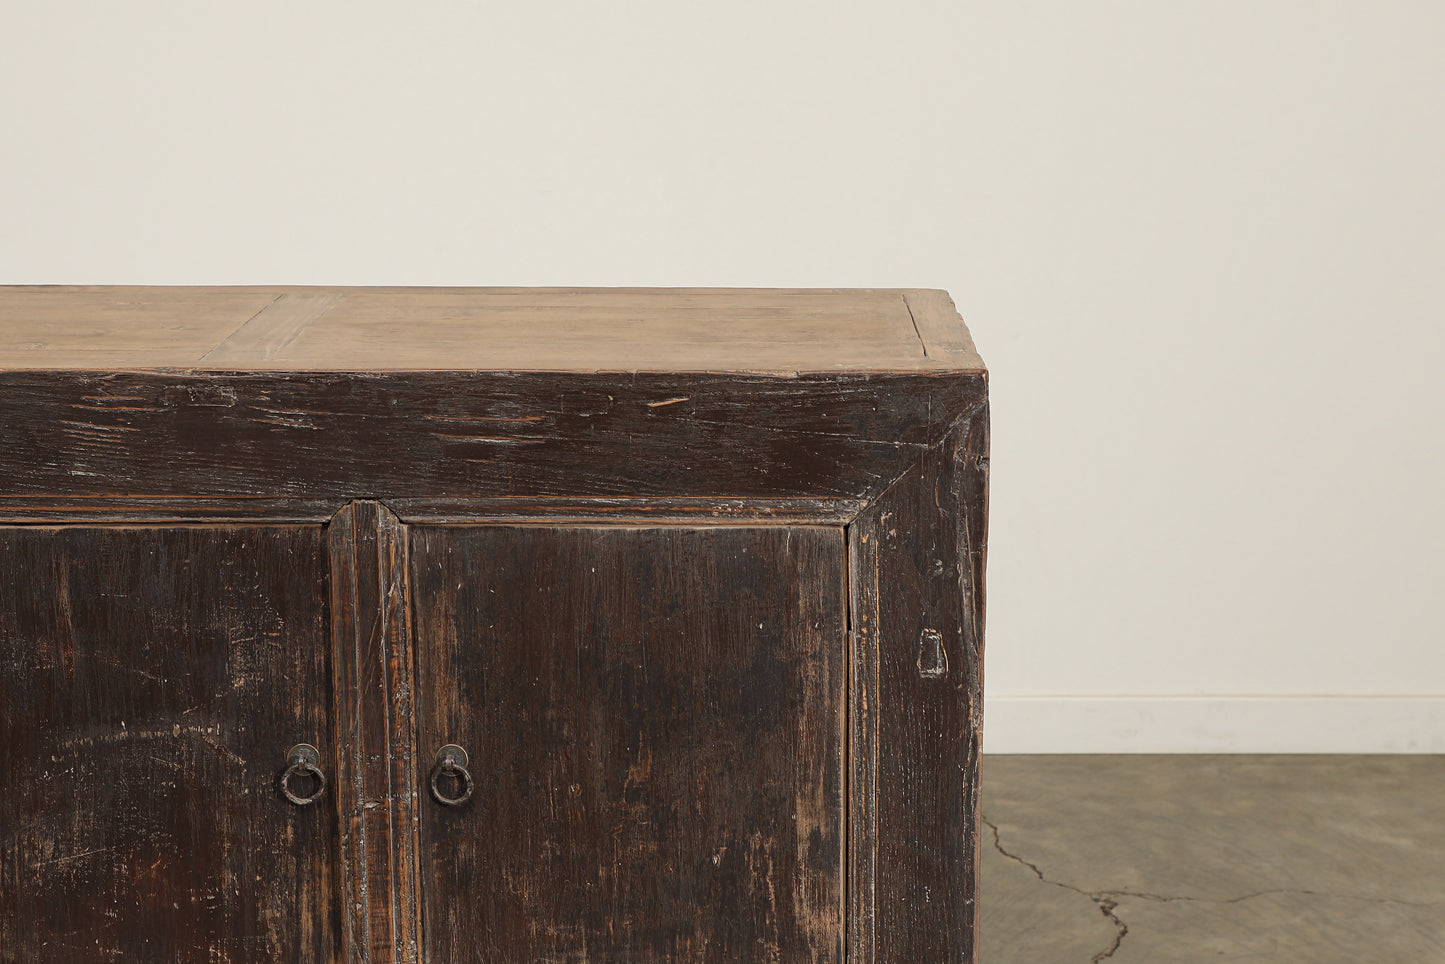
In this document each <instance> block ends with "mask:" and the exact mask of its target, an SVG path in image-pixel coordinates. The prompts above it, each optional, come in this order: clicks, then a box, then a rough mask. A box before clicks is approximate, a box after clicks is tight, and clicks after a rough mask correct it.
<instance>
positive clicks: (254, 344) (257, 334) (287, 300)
mask: <svg viewBox="0 0 1445 964" xmlns="http://www.w3.org/2000/svg"><path fill="white" fill-rule="evenodd" d="M341 298H342V295H341V293H340V292H336V291H288V292H284V293H282V294H279V295H277V296H276V299H275V300H274V301H272V302H271V303H270V304H269V305H267V306H266V307H265V308H262V309H261V310H260V311H259V312H257V313H256V315H255V316H254V317H252V318H251V320H249V321H247V322H246V323H245V324H244V325H242V326H241V327H240V328H237V329H236V330H235V331H233V332H232V333H231V334H230V335H229V336H227V338H226V340H225V341H223V342H221V343H220V344H219V345H217V346H216V347H215V348H212V349H211V350H210V351H208V352H206V353H205V354H204V355H202V356H201V358H200V362H201V364H202V365H206V366H219V367H222V368H225V367H231V366H237V365H244V366H248V367H249V366H256V365H264V364H265V363H267V362H270V361H271V360H272V359H273V358H275V357H276V356H277V354H279V353H280V352H281V351H282V349H284V348H286V346H288V345H290V344H291V343H292V342H293V341H295V340H296V338H297V337H298V336H299V335H300V334H301V332H303V331H305V330H306V327H307V326H308V325H310V324H311V323H312V322H314V321H316V319H318V318H320V317H321V316H322V315H324V314H326V312H328V311H330V310H331V309H332V308H334V307H336V305H337V303H338V302H339V301H341Z"/></svg>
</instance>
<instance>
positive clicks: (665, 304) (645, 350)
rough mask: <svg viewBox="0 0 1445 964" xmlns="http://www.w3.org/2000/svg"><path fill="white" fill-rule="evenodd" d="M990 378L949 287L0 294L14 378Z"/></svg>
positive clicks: (45, 290) (0, 337)
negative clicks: (159, 371)
mask: <svg viewBox="0 0 1445 964" xmlns="http://www.w3.org/2000/svg"><path fill="white" fill-rule="evenodd" d="M3 368H20V369H25V368H80V369H135V368H203V369H219V370H269V371H301V370H305V371H318V370H332V371H335V370H345V371H396V370H434V369H449V370H511V371H574V372H576V371H581V372H594V371H628V372H632V371H653V372H681V371H707V372H723V371H756V372H800V371H839V370H858V371H917V370H928V369H947V370H955V371H957V370H972V371H982V369H983V363H982V361H980V360H979V358H978V353H977V352H976V351H975V350H974V348H973V343H972V341H971V340H970V339H969V336H968V332H967V330H966V329H965V328H964V326H963V322H962V320H961V319H960V318H959V316H958V312H957V311H956V310H955V309H954V306H953V302H952V301H951V300H950V299H949V297H948V295H947V293H946V292H942V291H933V290H923V289H917V290H901V289H852V290H849V289H748V288H711V289H708V288H673V289H659V288H644V289H639V288H631V289H628V288H147V287H65V286H51V287H0V369H3Z"/></svg>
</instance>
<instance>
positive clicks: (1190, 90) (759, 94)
mask: <svg viewBox="0 0 1445 964" xmlns="http://www.w3.org/2000/svg"><path fill="white" fill-rule="evenodd" d="M1442 51H1445V4H1441V3H1438V2H1433V0H1413V2H1410V0H1389V2H1380V0H1376V2H1372V3H1364V2H1356V3H1342V2H1327V0H1311V2H1268V0H1208V2H1205V0H1170V2H1167V3H1159V2H1142V0H1141V2H1122V0H1099V2H1093V3H1075V2H1064V0H1054V2H1046V3H1041V2H1018V0H1015V2H1008V3H1003V2H1000V3H976V2H956V0H954V2H941V0H940V2H928V3H922V2H899V0H894V2H888V3H883V2H875V3H872V4H856V3H839V2H826V3H825V2H792V0H769V2H756V0H742V2H740V0H734V2H731V3H727V4H706V5H705V4H700V3H678V2H676V0H670V2H647V3H630V4H629V3H612V4H603V3H596V2H594V3H579V2H549V3H509V4H505V5H503V4H436V3H419V2H413V3H392V4H387V3H379V2H374V0H372V2H357V0H352V2H347V3H341V2H311V3H294V2H287V3H279V2H251V3H247V4H239V5H238V4H231V5H222V4H197V3H181V2H175V3H157V2H129V3H124V4H121V3H111V2H98V0H89V2H77V3H64V2H57V3H45V4H42V3H38V2H31V3H21V2H11V3H7V4H4V5H3V6H0V281H4V282H15V283H20V282H24V283H35V282H73V283H99V282H115V283H142V282H144V283H258V282H268V283H346V284H379V283H386V284H438V283H447V284H603V285H612V284H720V285H828V286H833V285H861V286H891V285H921V286H938V287H946V288H949V289H951V290H952V291H953V293H954V296H955V298H956V300H957V301H958V303H959V305H960V307H961V308H962V310H963V312H964V314H965V316H966V317H967V318H969V319H970V321H971V324H972V327H973V329H974V333H975V336H976V338H977V340H978V343H979V345H980V347H981V349H982V350H983V353H984V356H985V358H986V359H987V360H988V361H989V362H990V365H991V368H992V370H993V392H994V411H995V415H994V426H995V436H994V439H995V442H994V444H995V448H994V459H993V466H994V477H993V483H994V490H993V513H994V514H993V528H992V540H993V542H992V546H993V549H992V556H991V560H990V567H991V568H990V580H991V598H990V604H991V611H990V619H989V628H990V640H989V645H990V651H989V657H988V688H989V693H990V694H991V706H990V716H989V725H988V727H987V742H986V745H987V748H988V749H990V750H995V751H999V750H1008V749H1015V750H1047V749H1061V750H1077V749H1096V750H1129V749H1159V748H1166V749H1182V750H1201V749H1244V750H1249V749H1278V748H1281V747H1283V748H1292V749H1303V750H1327V749H1332V748H1333V749H1367V750H1368V749H1381V750H1398V749H1416V750H1420V749H1425V750H1433V751H1445V625H1442V615H1441V613H1442V606H1441V591H1440V586H1441V584H1442V581H1445V565H1442V562H1441V545H1442V542H1445V509H1442V493H1445V464H1442V455H1441V443H1442V435H1445V432H1442V421H1445V403H1442V398H1445V393H1442V389H1441V387H1440V382H1439V379H1438V377H1437V368H1438V367H1439V366H1440V365H1441V363H1442V361H1445V333H1442V332H1445V324H1442V308H1445V297H1442V296H1445V56H1442ZM1204 697H1210V698H1213V699H1202V698H1204ZM1277 697H1278V698H1277ZM1347 697H1348V699H1347ZM1401 697H1409V699H1401Z"/></svg>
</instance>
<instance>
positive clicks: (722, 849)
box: [411, 526, 846, 964]
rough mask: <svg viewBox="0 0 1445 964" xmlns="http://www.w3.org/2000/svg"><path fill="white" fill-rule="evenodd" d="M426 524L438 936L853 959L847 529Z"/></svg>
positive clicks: (430, 882)
mask: <svg viewBox="0 0 1445 964" xmlns="http://www.w3.org/2000/svg"><path fill="white" fill-rule="evenodd" d="M411 540H412V541H411V566H412V587H413V605H414V613H415V630H416V639H417V656H418V660H417V676H418V687H419V700H418V723H417V726H418V731H419V746H418V752H419V753H420V754H421V755H422V758H421V760H420V763H421V765H422V766H421V768H422V769H423V770H424V771H425V769H426V768H427V767H429V766H430V765H431V761H432V755H433V754H435V752H436V750H437V748H438V747H440V746H441V745H442V744H446V743H457V744H460V745H461V746H462V747H463V748H464V749H466V750H467V751H468V753H469V754H470V756H471V763H472V772H473V774H474V777H475V792H474V794H473V796H472V797H471V799H470V800H468V801H467V802H465V803H463V804H461V805H460V806H441V805H440V804H438V803H437V802H436V801H435V800H433V799H431V798H430V797H429V795H428V794H429V791H427V790H423V791H422V792H423V795H424V797H425V798H424V799H423V800H422V802H421V803H422V805H421V807H420V814H421V854H422V856H421V860H422V867H421V881H422V896H423V933H424V940H425V945H426V950H427V958H428V959H429V960H432V961H447V962H457V964H461V962H472V961H476V962H489V964H492V962H495V964H501V962H514V961H549V962H550V961H569V962H579V964H580V962H583V961H587V962H592V964H602V962H617V964H623V962H627V964H649V962H662V961H669V962H672V961H690V962H692V961H696V962H702V961H707V962H713V961H716V962H723V961H726V962H736V961H781V962H802V961H809V962H812V961H830V962H834V961H840V960H841V958H842V936H843V930H842V913H841V903H842V877H841V856H842V847H843V819H842V814H843V786H842V779H843V776H842V773H843V769H842V747H843V740H844V726H845V717H844V712H843V710H844V704H845V698H846V694H845V689H844V687H845V682H844V681H845V668H846V664H845V636H846V610H845V582H844V579H845V577H844V571H845V565H844V555H843V553H844V548H843V534H842V530H840V529H835V528H808V527H798V528H743V527H736V528H734V527H715V528H682V527H678V528H665V527H663V528H651V529H630V528H622V527H615V528H556V527H545V526H535V527H526V526H519V527H500V526H499V527H413V528H412V529H411ZM443 788H444V790H451V789H452V787H451V785H450V784H449V783H448V784H443Z"/></svg>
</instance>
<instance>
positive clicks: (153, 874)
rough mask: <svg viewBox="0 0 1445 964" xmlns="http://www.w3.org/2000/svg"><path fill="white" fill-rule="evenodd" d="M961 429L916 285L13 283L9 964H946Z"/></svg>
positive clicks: (976, 431) (6, 314)
mask: <svg viewBox="0 0 1445 964" xmlns="http://www.w3.org/2000/svg"><path fill="white" fill-rule="evenodd" d="M987 432H988V425H987V376H986V373H985V372H984V369H983V364H982V361H981V359H979V357H978V354H977V352H976V351H975V349H974V346H973V342H972V340H971V338H970V337H969V335H968V332H967V330H966V329H965V328H964V326H963V325H962V322H961V320H960V319H959V318H958V315H957V312H956V310H955V309H954V308H953V304H952V302H951V300H950V299H949V298H948V296H947V295H946V294H945V293H943V292H938V291H928V290H907V291H898V290H867V291H851V292H850V291H831V290H830V291H806V290H804V291H796V290H795V291H744V290H735V291H733V290H717V289H714V290H707V289H690V290H672V291H647V290H637V289H630V290H624V289H616V290H583V289H548V290H541V291H528V290H526V289H463V288H455V289H343V288H327V289H305V288H264V289H262V288H254V289H160V288H24V289H18V288H3V287H0V590H3V593H0V799H3V800H4V801H6V809H0V962H11V961H25V962H27V964H28V962H30V961H61V962H69V961H91V960H107V959H123V960H128V961H129V960H134V961H141V962H151V961H155V962H173V961H186V962H189V961H206V962H208V964H209V962H242V961H260V960H267V961H270V960H286V961H290V960H296V961H318V962H320V961H328V962H329V961H345V962H348V964H398V962H400V964H423V962H428V964H466V962H468V961H486V962H514V961H519V962H528V964H530V962H534V961H538V962H540V961H558V962H561V961H566V962H569V964H584V962H594V964H603V962H614V964H620V962H628V964H661V962H663V961H709V962H711V961H749V962H751V961H759V962H764V961H766V962H770V964H800V962H819V961H826V962H830V964H841V962H842V961H843V960H844V959H845V958H846V960H847V961H849V962H851V964H897V962H905V964H972V962H973V961H974V959H975V957H976V953H977V951H976V947H977V940H976V927H975V922H976V914H975V902H976V880H977V854H978V848H977V824H978V812H977V791H978V768H977V767H978V745H979V725H980V711H981V707H982V702H981V671H980V667H981V653H982V641H983V606H984V593H983V570H984V544H985V536H986V532H985V520H986V486H987V474H988V456H987V446H988V440H987ZM298 744H314V745H315V746H316V747H317V748H318V750H319V752H318V755H317V757H316V760H315V761H314V762H312V761H311V758H310V756H309V755H305V754H303V756H301V757H296V756H292V757H290V758H289V759H288V756H287V753H288V748H291V747H295V746H297V745H298ZM446 744H456V746H455V747H454V748H453V749H449V750H447V751H446V752H441V751H442V749H443V747H444V745H446ZM298 761H300V762H298ZM288 763H290V764H291V766H292V772H291V776H290V777H289V778H287V780H286V781H285V782H284V783H283V781H282V779H281V777H282V773H283V771H284V770H285V769H286V768H287V766H288ZM311 766H315V767H317V768H318V769H319V770H320V771H321V774H322V775H324V777H325V787H324V788H323V787H322V785H321V780H320V779H319V778H318V776H319V775H318V774H316V773H314V772H312V771H311V770H310V769H309V767H311ZM288 794H289V796H290V797H292V798H294V799H295V801H297V802H294V803H293V802H288V799H287V797H288ZM313 796H315V798H316V799H315V800H314V802H307V801H309V800H311V798H312V797H313Z"/></svg>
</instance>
